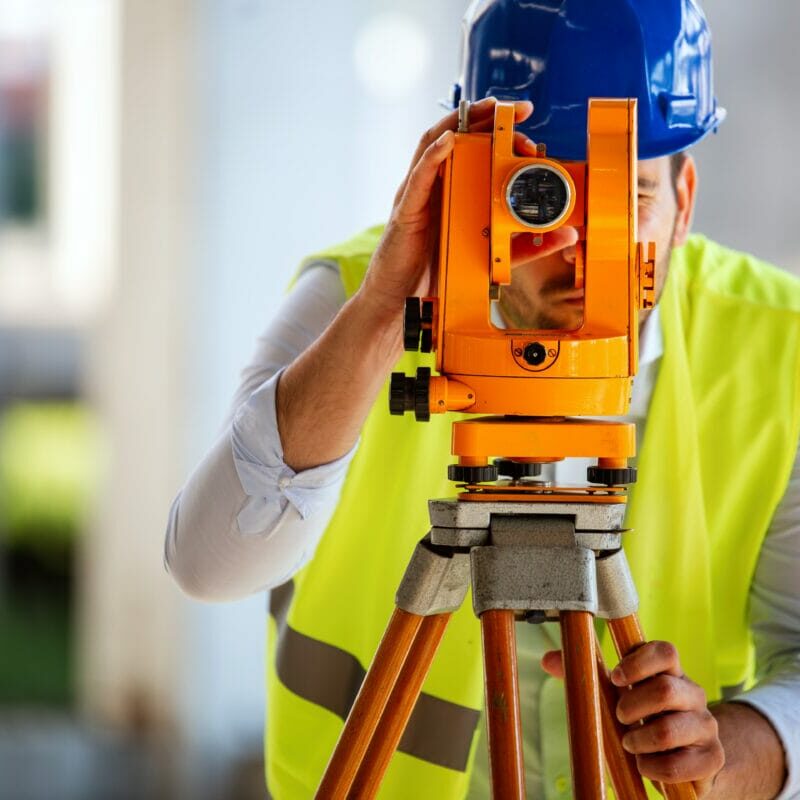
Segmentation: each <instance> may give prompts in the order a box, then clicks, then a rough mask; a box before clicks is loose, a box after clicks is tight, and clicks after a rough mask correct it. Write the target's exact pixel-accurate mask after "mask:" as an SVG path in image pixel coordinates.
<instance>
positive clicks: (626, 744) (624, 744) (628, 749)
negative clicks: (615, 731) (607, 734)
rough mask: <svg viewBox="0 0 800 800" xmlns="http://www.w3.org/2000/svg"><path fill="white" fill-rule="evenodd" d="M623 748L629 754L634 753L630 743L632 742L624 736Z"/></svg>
mask: <svg viewBox="0 0 800 800" xmlns="http://www.w3.org/2000/svg"><path fill="white" fill-rule="evenodd" d="M622 747H623V749H625V750H627V751H628V752H629V753H632V752H633V749H632V748H631V743H630V741H628V737H627V736H623V737H622Z"/></svg>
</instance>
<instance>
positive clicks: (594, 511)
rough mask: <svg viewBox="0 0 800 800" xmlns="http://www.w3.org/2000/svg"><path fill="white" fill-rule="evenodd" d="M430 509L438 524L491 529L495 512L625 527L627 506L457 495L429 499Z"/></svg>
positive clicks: (595, 527) (582, 525) (598, 527)
mask: <svg viewBox="0 0 800 800" xmlns="http://www.w3.org/2000/svg"><path fill="white" fill-rule="evenodd" d="M428 513H429V514H430V519H431V524H432V525H433V526H434V527H436V528H462V529H463V528H467V529H469V528H473V529H485V530H488V529H489V528H490V526H491V520H492V517H493V516H503V517H508V516H532V515H543V516H566V517H574V519H575V530H576V531H577V532H581V531H614V532H617V533H620V532H621V531H622V522H623V518H624V516H625V506H624V505H621V504H620V505H618V504H609V505H606V504H603V503H509V502H497V503H491V502H485V503H464V502H460V501H459V500H454V499H443V500H429V501H428Z"/></svg>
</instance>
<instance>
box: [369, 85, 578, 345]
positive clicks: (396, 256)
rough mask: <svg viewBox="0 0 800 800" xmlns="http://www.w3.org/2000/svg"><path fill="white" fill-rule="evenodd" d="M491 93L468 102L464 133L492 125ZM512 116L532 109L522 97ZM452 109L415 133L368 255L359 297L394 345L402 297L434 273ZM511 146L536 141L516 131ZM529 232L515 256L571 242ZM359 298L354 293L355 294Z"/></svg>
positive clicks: (428, 283) (418, 290)
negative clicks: (387, 328) (536, 240)
mask: <svg viewBox="0 0 800 800" xmlns="http://www.w3.org/2000/svg"><path fill="white" fill-rule="evenodd" d="M495 102H496V101H495V98H493V97H487V98H485V99H484V100H480V101H479V102H477V103H474V104H473V105H472V106H471V107H470V123H469V130H470V133H478V132H489V131H491V130H492V128H493V125H494V107H495ZM515 106H516V113H515V122H517V123H519V122H523V121H524V120H526V119H527V118H528V117H529V116H530V115H531V113H532V112H533V105H532V104H531V103H529V102H527V101H518V102H517V103H515ZM457 126H458V112H457V111H453V112H452V113H450V114H448V115H447V116H446V117H444V118H442V119H441V120H439V122H438V123H436V124H435V125H434V126H433V127H431V128H430V129H429V130H428V131H426V132H425V134H424V135H423V136H422V138H421V139H420V142H419V145H418V146H417V149H416V152H415V153H414V156H413V158H412V159H411V165H410V167H409V170H408V173H407V174H406V177H405V179H404V180H403V182H402V183H401V184H400V188H399V189H398V190H397V193H396V195H395V198H394V205H393V207H392V213H391V216H390V218H389V223H388V225H387V226H386V230H385V232H384V234H383V237H382V239H381V242H380V244H379V245H378V249H377V250H376V251H375V254H374V255H373V257H372V261H371V262H370V266H369V270H368V271H367V275H366V277H365V279H364V283H363V285H362V287H361V289H360V290H359V295H361V298H363V299H364V300H366V301H367V302H368V303H369V306H370V307H371V308H372V309H373V311H374V312H375V313H376V314H378V315H380V317H381V318H383V319H385V320H386V322H387V324H392V325H395V327H396V332H397V347H398V349H399V346H400V338H401V330H400V325H399V324H397V320H398V318H399V317H400V315H401V314H402V310H403V305H404V302H405V298H406V297H410V296H414V295H416V296H425V295H428V294H431V293H432V291H431V290H432V288H433V286H434V281H435V278H436V267H437V265H436V264H435V263H434V256H435V253H436V244H437V242H438V238H439V216H438V205H439V204H438V195H437V193H436V191H435V188H436V183H437V177H438V175H439V168H440V167H441V165H442V163H443V162H444V161H445V160H446V159H447V157H448V156H449V155H450V153H451V152H452V149H453V145H454V143H455V136H454V131H455V130H456V128H457ZM514 144H515V149H516V151H517V153H518V154H519V155H528V156H530V155H536V145H535V144H534V143H533V142H531V140H530V139H528V138H527V137H526V136H524V135H523V134H522V133H519V132H517V133H516V134H515V140H514ZM532 238H533V237H532V236H528V237H521V239H522V240H524V241H519V242H518V243H517V244H516V245H515V247H514V251H513V252H514V255H515V256H516V257H517V259H518V260H520V259H524V260H531V258H536V257H540V256H543V255H547V254H548V253H550V252H552V251H553V250H556V249H560V248H562V247H565V246H567V245H568V244H572V243H574V232H573V231H571V229H570V230H568V231H567V232H564V231H554V232H553V234H551V235H547V236H546V237H545V240H544V242H543V244H542V245H540V246H533V245H532V244H531V241H528V240H532ZM361 298H360V299H361Z"/></svg>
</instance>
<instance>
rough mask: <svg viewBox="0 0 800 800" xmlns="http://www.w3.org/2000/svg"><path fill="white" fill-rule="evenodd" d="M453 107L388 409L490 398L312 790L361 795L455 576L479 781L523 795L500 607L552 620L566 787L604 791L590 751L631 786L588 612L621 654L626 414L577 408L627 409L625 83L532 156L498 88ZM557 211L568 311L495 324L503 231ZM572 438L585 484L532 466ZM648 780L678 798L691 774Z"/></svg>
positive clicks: (391, 744)
mask: <svg viewBox="0 0 800 800" xmlns="http://www.w3.org/2000/svg"><path fill="white" fill-rule="evenodd" d="M468 117H469V104H468V103H466V102H462V103H461V105H460V107H459V129H458V133H457V134H456V140H455V146H454V149H453V152H452V153H451V155H450V157H449V158H448V160H447V161H446V162H445V164H444V165H443V168H442V218H441V219H442V222H441V238H440V242H439V266H438V284H437V286H438V292H439V296H437V297H425V298H417V297H414V298H408V299H407V300H406V307H405V317H404V339H405V347H406V349H407V350H422V351H423V352H435V353H436V370H437V371H438V373H439V375H436V376H431V373H430V369H428V368H423V367H421V368H419V369H418V370H417V373H416V375H415V376H411V377H406V376H405V375H403V374H402V373H394V374H393V375H392V381H391V387H390V410H391V411H392V413H395V414H403V413H405V412H407V411H408V412H413V413H414V414H415V416H416V418H417V420H420V421H425V420H428V419H429V418H430V415H431V414H438V413H445V412H447V411H462V412H466V413H469V414H483V415H489V416H482V417H478V418H476V419H470V420H460V421H457V422H454V423H453V428H452V453H453V455H454V456H456V457H457V463H455V464H452V465H450V467H449V468H448V477H449V478H450V480H453V481H455V482H457V483H459V484H460V488H461V493H460V494H459V496H458V498H457V499H453V500H431V501H430V502H429V510H430V517H431V526H432V527H431V530H430V532H429V534H428V535H427V536H426V537H425V538H424V539H423V540H422V541H421V542H420V543H419V544H418V545H417V547H416V549H415V551H414V553H413V555H412V558H411V562H410V564H409V566H408V568H407V570H406V573H405V576H404V578H403V580H402V582H401V584H400V587H399V590H398V592H397V595H396V600H395V604H396V608H395V611H394V613H393V615H392V617H391V620H390V622H389V625H388V627H387V629H386V632H385V634H384V637H383V639H382V640H381V643H380V644H379V646H378V650H377V652H376V654H375V656H374V659H373V661H372V665H371V666H370V668H369V671H368V672H367V674H366V677H365V679H364V682H363V684H362V686H361V690H360V692H359V694H358V696H357V698H356V700H355V703H354V705H353V707H352V709H351V711H350V714H349V716H348V718H347V721H346V723H345V727H344V730H343V731H342V734H341V737H340V739H339V742H338V744H337V746H336V749H335V750H334V753H333V755H332V756H331V760H330V762H329V764H328V767H327V769H326V771H325V774H324V776H323V778H322V782H321V783H320V786H319V789H318V791H317V797H318V798H325V800H328V799H329V798H342V799H344V798H371V797H374V796H375V795H376V794H377V792H378V789H379V787H380V783H381V779H382V777H383V775H384V773H385V771H386V769H387V767H388V766H389V762H390V760H391V758H392V755H393V754H394V752H395V750H396V748H397V745H398V743H399V741H400V739H401V737H402V734H403V732H404V730H405V727H406V724H407V723H408V720H409V717H410V716H411V712H412V711H413V708H414V705H415V703H416V701H417V698H418V696H419V694H420V691H421V688H422V684H423V682H424V680H425V677H426V675H427V673H428V670H429V668H430V665H431V663H432V661H433V659H434V656H435V653H436V649H437V647H438V645H439V642H440V640H441V638H442V635H443V634H444V631H445V628H446V626H447V623H448V620H449V619H450V616H451V615H452V613H453V612H454V611H456V610H457V609H458V608H459V607H460V606H461V604H462V602H463V600H464V597H465V596H466V593H467V590H468V588H469V587H470V586H471V587H472V597H473V607H474V611H475V613H476V615H477V616H478V617H479V618H480V623H481V635H482V642H483V658H484V685H485V710H486V724H487V733H488V746H489V763H490V769H491V782H492V793H493V797H494V798H495V799H496V800H524V798H525V773H524V766H523V755H522V731H521V725H520V704H519V690H518V681H517V663H516V640H515V622H516V621H517V620H527V621H535V622H545V621H553V622H558V624H559V625H560V628H561V637H562V650H563V658H564V673H565V675H564V683H565V691H566V700H567V717H568V731H569V742H570V754H571V762H572V784H573V793H574V797H575V798H577V800H596V799H597V798H604V797H605V779H604V769H603V756H605V762H606V764H607V767H608V773H609V777H610V779H611V783H612V785H613V787H614V791H615V793H616V796H617V798H619V800H645V798H646V797H647V793H646V790H645V787H644V783H643V779H642V777H641V776H640V774H639V772H638V770H637V768H636V760H635V757H634V756H633V755H632V754H630V753H627V752H626V751H625V750H624V749H623V747H622V744H621V738H622V735H623V734H624V732H625V729H624V727H623V726H622V725H621V723H619V722H618V721H617V718H616V713H615V709H616V705H617V700H618V697H619V692H621V691H626V690H625V689H621V690H620V689H618V688H617V687H615V686H614V685H613V684H612V683H611V680H610V678H609V673H608V670H607V668H606V666H605V664H604V663H603V658H602V655H601V653H600V648H599V644H598V642H597V639H596V636H595V631H594V617H595V616H597V617H601V618H604V619H605V620H606V621H607V625H608V629H609V631H610V635H611V638H612V640H613V642H614V646H615V648H616V651H617V654H618V655H619V657H620V658H622V657H623V656H625V655H627V654H628V653H630V652H631V651H632V650H634V649H635V648H636V647H638V646H639V645H641V644H643V643H644V641H645V639H644V634H643V633H642V630H641V628H640V626H639V622H638V619H637V616H636V610H637V608H638V597H637V595H636V590H635V588H634V585H633V581H632V578H631V574H630V570H629V568H628V564H627V561H626V559H625V554H624V552H623V550H622V541H621V539H622V533H623V532H624V531H623V529H622V525H623V517H624V513H625V508H626V505H625V504H626V499H627V497H626V487H627V486H628V485H629V484H631V483H633V482H634V481H635V479H636V472H635V469H633V468H632V467H629V466H628V459H629V458H632V457H633V456H634V455H635V429H634V425H632V424H628V423H622V422H616V421H611V420H598V419H594V418H595V417H613V416H621V415H623V414H625V413H626V412H627V410H628V404H629V401H630V392H631V386H632V379H633V376H634V374H635V372H636V366H637V349H638V328H639V325H638V316H639V310H640V309H647V308H651V307H652V305H653V303H654V300H655V298H654V295H655V248H654V246H653V245H652V244H650V245H648V246H644V245H642V244H641V243H637V241H636V230H637V224H636V223H637V162H636V154H637V138H636V101H635V100H633V99H597V98H593V99H591V100H589V107H588V130H587V135H588V149H587V160H586V161H585V162H564V161H555V160H553V159H549V158H548V157H547V154H546V152H545V148H544V147H542V146H541V145H538V146H537V150H536V155H535V156H525V157H522V156H518V155H516V154H515V152H514V105H513V104H512V103H503V102H498V103H497V104H496V107H495V116H494V125H493V130H492V131H491V132H487V133H470V132H469V127H468ZM562 225H569V226H572V227H574V228H576V229H577V230H578V242H577V244H576V252H575V284H574V285H575V289H576V290H582V294H583V319H582V323H581V324H580V326H579V327H578V328H577V329H575V330H555V329H546V330H544V329H543V330H516V329H508V328H507V329H503V328H501V327H499V326H498V325H495V324H494V323H493V322H492V312H491V304H492V301H494V300H497V299H498V298H499V296H500V292H501V290H502V287H503V286H507V285H509V284H510V283H511V272H512V257H511V250H512V237H513V236H515V235H518V234H527V235H528V236H530V235H533V236H534V237H536V238H535V243H537V244H540V243H541V236H542V235H543V234H544V233H547V232H548V231H552V230H554V229H556V228H558V227H560V226H562ZM533 266H534V268H535V265H533ZM574 417H579V418H578V419H576V418H574ZM580 417H583V419H581V418H580ZM587 417H590V418H591V419H588V418H587ZM496 456H500V457H501V458H495V459H494V460H492V459H493V457H496ZM570 457H584V458H586V457H588V458H592V459H596V464H595V465H594V466H592V467H590V468H589V469H588V474H587V482H586V484H585V485H580V486H563V487H559V486H552V485H551V484H550V483H546V482H543V481H541V480H539V479H538V478H539V476H540V474H541V470H542V465H543V464H546V463H551V462H556V461H561V460H562V459H564V458H570ZM501 478H502V479H501ZM662 791H663V792H664V793H665V794H666V796H667V797H668V798H669V799H670V800H693V799H694V798H695V792H694V789H693V787H692V786H691V784H673V785H665V786H664V787H663V788H662Z"/></svg>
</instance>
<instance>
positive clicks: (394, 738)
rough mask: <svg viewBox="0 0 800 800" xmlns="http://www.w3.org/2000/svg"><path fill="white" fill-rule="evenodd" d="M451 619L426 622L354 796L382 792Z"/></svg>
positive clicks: (441, 617) (366, 758)
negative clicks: (380, 789)
mask: <svg viewBox="0 0 800 800" xmlns="http://www.w3.org/2000/svg"><path fill="white" fill-rule="evenodd" d="M451 616H452V614H435V615H434V616H430V617H425V618H424V619H423V622H422V625H421V626H420V629H419V632H418V633H417V637H416V639H414V646H413V647H412V648H411V651H410V652H409V654H408V657H407V658H406V661H405V664H403V669H402V671H401V672H400V676H399V677H398V679H397V683H396V684H395V687H394V691H393V692H392V694H391V697H390V698H389V702H388V703H387V704H386V708H385V709H384V712H383V715H382V716H381V719H380V723H379V724H378V727H377V729H376V731H375V735H374V736H373V738H372V743H371V744H370V746H369V749H368V750H367V754H366V755H365V756H364V760H363V761H362V762H361V766H360V767H359V769H358V772H357V773H356V778H355V780H354V781H353V786H352V788H351V790H350V796H351V797H357V798H359V800H361V799H362V798H364V800H367V798H372V797H375V795H376V794H377V793H378V789H379V788H380V785H381V781H382V780H383V776H384V774H385V773H386V770H387V768H388V767H389V762H390V761H391V760H392V756H393V755H394V752H395V750H396V749H397V745H398V744H399V743H400V739H401V738H402V736H403V732H404V731H405V729H406V725H408V720H409V718H410V717H411V712H412V711H413V710H414V705H415V704H416V702H417V698H418V697H419V693H420V691H421V690H422V684H423V683H424V682H425V678H426V676H427V675H428V671H429V670H430V668H431V663H432V662H433V658H434V656H435V655H436V651H437V649H438V648H439V643H440V642H441V641H442V636H443V635H444V631H445V628H447V623H448V622H449V621H450V617H451Z"/></svg>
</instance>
